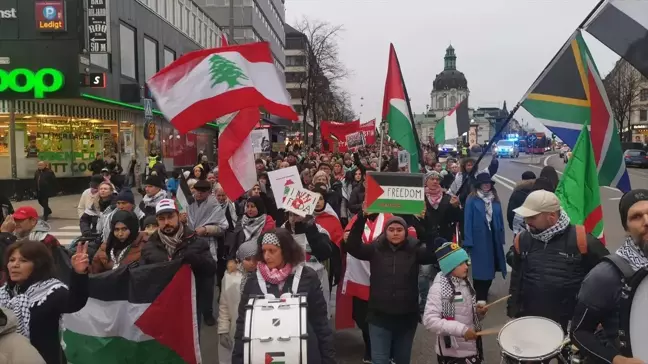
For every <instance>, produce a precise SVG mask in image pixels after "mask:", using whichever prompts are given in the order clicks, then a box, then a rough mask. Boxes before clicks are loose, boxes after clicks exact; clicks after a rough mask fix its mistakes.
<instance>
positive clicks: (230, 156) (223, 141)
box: [217, 107, 261, 201]
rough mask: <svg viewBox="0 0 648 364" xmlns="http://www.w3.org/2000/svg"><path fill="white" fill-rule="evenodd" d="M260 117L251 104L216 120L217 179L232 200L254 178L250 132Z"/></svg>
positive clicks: (251, 182)
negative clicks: (217, 131)
mask: <svg viewBox="0 0 648 364" xmlns="http://www.w3.org/2000/svg"><path fill="white" fill-rule="evenodd" d="M260 117H261V115H260V114H259V110H258V109H257V108H255V107H253V108H247V109H243V110H241V111H239V112H237V113H235V114H231V115H228V116H227V117H224V118H221V119H219V120H217V124H218V128H219V129H220V131H221V132H220V134H219V135H218V182H220V184H221V187H223V191H225V194H226V195H227V197H229V199H230V200H231V201H236V199H237V198H239V197H240V196H241V195H242V194H244V193H245V191H248V190H250V189H251V188H252V187H254V184H255V183H256V182H257V175H256V167H255V165H254V151H253V149H252V140H251V139H250V132H252V129H254V126H255V125H256V124H257V122H259V118H260ZM230 120H231V121H230Z"/></svg>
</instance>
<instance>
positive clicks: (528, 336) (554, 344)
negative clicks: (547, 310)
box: [497, 316, 565, 363]
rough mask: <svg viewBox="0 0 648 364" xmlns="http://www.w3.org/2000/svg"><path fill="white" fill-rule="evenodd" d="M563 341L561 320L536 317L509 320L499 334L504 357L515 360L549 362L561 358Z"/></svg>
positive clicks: (509, 360)
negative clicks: (555, 320) (559, 322)
mask: <svg viewBox="0 0 648 364" xmlns="http://www.w3.org/2000/svg"><path fill="white" fill-rule="evenodd" d="M564 342H565V333H564V332H563V330H562V328H561V327H560V325H559V324H558V323H556V322H554V321H552V320H549V319H546V318H544V317H537V316H529V317H521V318H518V319H515V320H513V321H510V322H509V323H507V324H506V325H504V327H502V329H501V330H500V332H499V335H497V343H498V344H499V347H500V349H501V350H502V357H503V358H504V359H507V361H508V362H513V363H520V362H548V361H549V360H551V359H554V358H558V357H560V351H561V350H562V348H563V346H564ZM563 361H564V359H563Z"/></svg>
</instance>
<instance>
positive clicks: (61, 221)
mask: <svg viewBox="0 0 648 364" xmlns="http://www.w3.org/2000/svg"><path fill="white" fill-rule="evenodd" d="M490 159H491V157H486V158H484V160H483V161H482V163H481V166H482V167H485V166H487V165H488V163H490ZM544 165H551V166H554V167H555V168H556V170H557V171H558V172H559V173H562V171H563V170H564V166H565V165H564V163H563V162H562V160H561V159H560V158H558V155H557V154H551V155H544V156H533V157H530V156H520V158H517V159H500V168H499V171H498V173H497V175H496V176H495V177H494V180H495V181H496V182H497V183H496V185H495V188H496V189H497V191H498V194H499V196H500V200H501V201H502V207H503V209H504V211H506V206H507V204H508V200H509V198H510V196H511V193H512V191H513V189H514V188H515V185H516V183H517V182H518V181H519V180H520V179H521V176H522V173H523V172H525V171H527V170H530V171H534V172H536V174H539V172H540V169H541V168H542V167H543V166H544ZM629 173H630V179H631V183H632V185H633V186H634V187H642V186H648V171H646V170H637V169H631V170H629ZM79 197H80V195H72V196H62V197H55V198H52V199H51V200H50V205H51V207H52V210H53V211H54V213H53V215H52V218H51V219H50V224H51V226H52V233H53V234H54V236H56V237H59V238H60V240H61V241H68V239H71V236H70V235H72V234H77V235H78V234H79V233H78V218H77V215H76V205H77V202H78V200H79ZM620 197H621V192H620V191H618V190H616V189H614V188H611V187H602V188H601V203H602V205H603V218H604V221H605V236H606V240H607V243H608V249H609V250H610V251H611V252H612V251H614V250H616V249H617V248H619V246H620V245H621V243H622V241H623V238H624V231H623V228H622V227H621V222H620V220H619V213H618V204H619V199H620ZM22 205H30V206H34V207H36V208H37V209H38V211H40V209H39V207H38V203H37V201H21V202H17V203H15V204H14V206H22ZM74 228H76V230H74ZM512 239H513V236H512V234H511V232H510V231H509V230H508V229H507V231H506V241H507V243H506V247H505V251H508V249H509V247H510V245H511V243H512ZM508 287H509V278H508V276H507V278H506V279H505V278H503V277H502V276H501V275H500V276H498V277H496V278H495V280H494V282H493V286H492V288H491V290H490V296H489V301H494V300H496V299H497V298H500V297H503V296H506V295H507V294H508ZM215 306H216V303H215ZM215 308H216V309H215V311H214V312H218V309H217V307H215ZM507 321H508V319H507V317H506V304H505V303H501V304H497V305H495V306H493V307H491V309H490V311H489V312H488V315H487V317H486V319H485V321H484V325H483V327H484V329H490V328H501V327H502V326H503V325H504V324H505V323H506V322H507ZM334 339H335V347H336V351H337V359H338V363H340V364H351V363H354V364H359V363H361V362H362V353H363V343H362V337H361V334H360V331H359V330H357V329H350V330H344V331H339V332H336V333H335V338H334ZM201 343H202V345H201V349H202V354H203V362H204V363H208V364H212V363H217V362H218V361H217V355H218V353H217V351H218V349H217V348H218V344H217V343H218V333H217V329H216V327H215V326H214V327H207V326H205V325H203V329H202V331H201ZM435 343H436V336H435V335H434V334H433V333H431V332H428V331H427V330H425V328H424V327H423V326H419V328H418V330H417V333H416V337H415V341H414V346H413V349H412V360H411V363H413V364H427V363H436V354H435V353H434V345H435ZM484 349H485V356H486V361H487V362H491V363H496V362H499V361H500V350H499V347H498V344H497V335H488V336H484Z"/></svg>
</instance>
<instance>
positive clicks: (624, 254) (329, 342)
mask: <svg viewBox="0 0 648 364" xmlns="http://www.w3.org/2000/svg"><path fill="white" fill-rule="evenodd" d="M575 34H578V33H575ZM575 42H576V41H574V43H575ZM569 44H570V43H569V42H568V45H569ZM232 54H236V57H231V56H232ZM227 57H230V58H232V59H231V60H227V62H225V61H223V60H224V58H227ZM253 61H254V62H253ZM209 62H211V67H210V66H206V63H209ZM219 62H220V63H219ZM223 62H225V63H226V64H225V63H223ZM223 64H225V66H226V67H227V68H228V69H229V70H230V71H231V69H233V68H236V72H234V73H233V75H229V76H228V77H227V79H226V80H225V79H224V78H222V77H224V76H223V75H221V74H219V73H217V72H216V73H213V72H214V70H215V69H217V68H218V67H223ZM251 64H254V66H251ZM200 65H202V66H200ZM251 67H257V68H255V69H256V71H254V72H249V74H247V75H246V74H244V72H243V71H244V70H248V68H251ZM208 69H209V70H210V71H207V70H208ZM592 69H593V67H590V71H591V70H592ZM239 71H240V73H239ZM208 72H212V73H211V74H210V73H208ZM275 72H276V67H275V66H274V64H273V63H272V56H271V54H270V49H269V45H268V43H264V42H259V43H251V44H246V45H237V46H232V47H225V48H221V49H206V50H200V51H195V52H190V53H187V54H185V55H183V56H182V57H181V58H179V59H178V60H176V61H175V62H173V63H172V64H170V65H169V66H167V67H165V68H164V69H162V70H161V71H160V72H158V73H157V74H156V75H155V76H153V77H152V78H151V79H149V80H148V81H147V84H148V86H149V88H150V91H151V92H152V94H153V95H154V97H155V100H156V104H157V106H158V107H159V108H160V110H161V112H162V113H163V114H164V116H165V117H166V118H167V119H168V120H169V122H171V123H173V125H174V126H175V127H176V128H177V129H178V130H179V132H181V133H185V132H188V131H190V130H193V129H196V128H199V127H201V126H202V125H204V124H205V123H207V122H212V121H214V120H219V124H218V125H219V128H220V134H219V135H220V136H219V139H218V151H217V153H218V156H217V158H218V163H217V165H216V166H215V165H212V164H210V163H209V162H208V159H209V158H206V157H205V156H203V155H199V156H198V158H197V159H196V161H195V163H196V164H195V166H193V168H191V169H189V170H183V171H173V172H171V171H166V169H165V167H164V163H163V161H162V158H161V156H160V155H159V154H158V152H157V151H155V150H151V154H150V155H149V156H148V160H147V163H146V166H145V170H146V172H145V173H144V176H143V178H141V181H140V182H136V180H137V179H138V178H140V177H138V176H136V174H133V173H132V171H133V168H131V167H130V166H129V168H127V171H128V172H127V173H128V175H127V176H126V177H127V178H123V177H124V175H122V173H123V169H121V167H120V166H115V165H114V161H111V162H110V163H108V165H106V166H103V165H102V164H101V162H100V161H99V159H98V162H97V164H96V166H95V167H96V168H95V167H93V171H95V170H96V171H98V172H99V173H94V175H93V176H92V177H91V178H90V181H89V186H88V188H87V190H85V191H84V192H83V194H82V195H81V198H80V200H79V202H78V206H77V210H78V218H79V220H78V223H79V227H80V230H81V233H82V236H81V237H79V238H77V239H75V240H74V241H73V242H72V244H70V245H69V246H63V245H62V244H61V243H60V242H59V241H58V240H57V238H56V237H55V236H53V235H52V234H50V231H49V226H48V224H47V222H46V221H45V220H47V219H48V218H49V216H50V215H51V214H54V215H55V214H56V211H51V209H50V208H49V205H48V204H47V201H45V200H43V201H42V204H41V205H42V206H43V209H44V211H43V216H42V217H40V216H39V213H38V212H37V211H36V210H35V209H34V208H32V207H29V206H22V207H19V208H17V209H15V211H14V210H13V208H11V203H9V205H8V206H7V207H8V208H10V209H5V210H6V211H3V216H4V220H3V221H2V225H1V226H0V257H1V258H0V259H2V275H1V276H0V279H1V281H2V282H1V283H2V285H1V286H0V363H15V364H18V363H21V364H22V363H24V364H41V363H46V364H66V363H71V364H94V363H110V364H112V363H115V364H117V363H137V364H139V363H156V364H158V363H168V364H175V363H178V364H180V363H189V364H198V363H203V362H207V361H206V360H203V359H202V358H201V350H200V349H201V347H200V346H201V344H202V345H209V346H218V362H219V363H223V364H224V363H234V364H244V363H246V364H258V363H265V364H272V363H275V364H277V363H283V364H299V363H301V364H305V363H308V364H320V363H321V364H331V363H336V362H337V361H338V358H337V355H336V346H335V343H334V335H335V334H336V332H338V331H342V330H354V329H359V331H360V332H361V335H362V339H363V343H364V350H363V358H362V362H363V363H374V364H391V363H395V364H407V363H410V362H411V361H412V356H413V353H412V351H413V342H414V340H415V335H416V333H417V331H418V330H427V331H429V332H431V333H433V334H434V335H436V336H435V338H436V340H434V341H433V342H430V343H428V344H429V346H430V347H434V348H435V349H434V352H435V353H436V358H429V362H434V361H435V360H436V362H437V363H439V364H464V363H465V364H477V363H482V362H484V361H485V358H484V344H483V337H484V336H485V335H489V334H493V333H492V332H490V333H489V330H488V329H485V328H484V326H483V320H484V319H485V317H488V315H489V311H490V312H493V310H502V311H503V310H506V315H507V317H508V318H509V319H510V321H508V322H507V323H506V325H504V327H502V328H501V329H498V330H497V332H496V333H498V334H499V336H498V344H499V346H500V349H501V353H502V361H503V362H507V363H524V362H531V363H545V362H546V363H548V362H550V361H558V362H559V361H562V362H564V363H567V362H573V363H575V364H578V363H583V362H585V363H587V364H590V363H601V364H602V363H607V364H642V363H643V364H646V360H645V358H637V357H633V355H632V354H628V351H627V346H628V343H629V342H630V341H631V340H632V342H634V343H636V342H637V340H644V342H645V338H643V339H641V338H639V339H637V336H636V334H635V333H636V332H640V333H641V332H643V333H644V334H645V331H637V330H636V328H637V327H640V328H641V327H644V328H645V327H646V322H645V318H646V316H645V313H644V314H643V316H641V315H642V312H645V306H641V305H635V306H634V307H632V309H631V310H630V309H629V308H628V305H627V304H626V301H627V299H628V296H629V295H630V294H634V293H635V291H637V287H640V288H641V287H644V288H645V286H639V285H637V284H636V282H640V281H642V280H643V281H646V280H644V279H643V278H644V277H645V276H646V269H647V268H648V258H647V256H648V255H647V254H648V190H646V189H634V190H632V189H630V188H627V189H626V190H625V191H623V192H625V193H624V194H623V196H622V197H620V198H619V200H618V202H619V204H618V215H619V218H620V220H621V225H622V226H623V229H624V231H625V235H626V236H625V240H624V241H623V242H622V244H621V247H620V248H619V249H618V250H617V251H614V252H610V251H609V250H608V248H607V247H606V245H605V241H603V235H602V234H598V233H597V234H596V235H595V234H593V232H594V230H595V228H596V226H598V225H596V224H592V223H591V221H589V219H590V218H592V219H594V218H598V220H602V212H601V207H600V204H599V205H598V209H594V210H595V212H597V213H598V214H590V215H595V216H593V217H592V216H588V215H587V214H584V213H581V214H580V215H578V213H579V211H578V209H575V208H574V207H573V206H574V204H573V203H570V201H571V202H573V200H570V196H576V195H577V194H576V192H579V191H576V190H585V192H587V193H592V196H598V190H599V181H598V180H596V179H597V178H596V173H597V172H596V171H597V167H596V165H594V158H593V157H591V154H593V152H591V150H592V149H593V147H592V145H591V144H592V140H593V139H594V138H590V137H589V131H588V126H587V125H584V126H583V129H582V131H581V132H580V136H579V139H578V142H577V143H576V146H575V147H574V149H573V153H572V154H573V156H572V160H581V161H585V162H583V163H582V164H580V165H579V164H577V163H576V162H570V163H569V164H568V165H567V169H566V170H565V174H564V175H563V176H562V178H559V176H558V173H557V171H556V170H555V169H554V168H553V167H551V166H545V167H544V168H542V170H541V172H540V174H539V175H536V174H535V173H534V172H532V171H526V172H525V173H523V174H522V175H521V176H520V181H515V182H516V183H517V186H516V187H515V189H514V190H513V193H512V195H511V197H510V199H509V201H508V203H507V204H506V206H507V207H506V208H504V205H503V202H504V201H502V200H501V199H500V196H499V194H498V190H497V187H498V186H497V184H496V177H497V175H498V170H499V168H500V161H499V159H498V157H497V155H493V156H492V158H491V157H489V158H487V159H486V160H488V161H489V162H488V163H487V165H486V163H483V164H484V165H480V164H481V161H482V160H483V157H484V155H485V154H486V153H488V152H489V150H490V147H491V145H492V143H493V140H491V142H490V143H489V144H488V145H486V146H485V148H482V147H481V146H480V145H478V144H476V143H473V145H471V146H470V149H469V148H468V145H467V144H465V141H464V143H461V144H459V145H457V147H456V148H454V150H455V151H458V153H455V154H454V155H451V156H445V157H444V158H441V157H440V154H441V150H440V148H439V146H438V145H436V144H435V143H433V142H430V143H428V144H424V145H423V146H421V141H420V140H419V138H418V136H417V135H416V129H415V127H414V125H413V123H412V119H413V118H412V117H411V107H410V106H409V104H408V103H409V101H407V100H406V99H407V96H406V95H407V93H406V91H405V87H404V81H403V78H402V75H401V73H400V72H401V71H400V65H399V63H398V60H397V58H396V53H395V50H394V47H393V45H392V46H391V48H390V61H389V68H388V73H387V74H388V77H387V82H386V88H385V103H384V105H385V106H384V108H385V110H383V119H384V121H385V123H384V124H386V125H388V126H389V129H388V130H386V131H384V132H383V133H382V135H381V137H380V139H379V140H374V141H373V142H367V141H366V140H365V138H364V137H363V136H362V135H359V134H356V135H354V136H353V137H352V138H347V143H346V145H345V143H342V141H341V140H337V141H335V142H331V141H330V140H328V138H326V137H325V136H328V135H330V134H331V131H329V130H324V129H322V130H321V132H322V136H321V139H322V140H321V142H320V143H317V144H313V145H310V146H309V145H306V144H303V143H298V142H294V143H287V144H286V149H285V151H272V152H270V151H269V145H268V143H269V141H268V140H263V139H262V144H263V150H264V151H263V152H262V153H260V154H259V155H253V153H251V152H250V150H251V145H250V144H251V143H250V139H249V138H248V136H249V135H250V132H251V131H252V129H254V127H255V125H257V123H258V122H259V119H260V111H259V109H260V108H263V109H264V110H265V111H266V112H267V113H269V114H272V115H277V116H280V117H284V118H286V119H290V120H297V119H298V116H297V114H296V113H295V111H294V110H293V108H292V106H290V105H291V103H290V98H289V95H288V93H287V92H286V89H285V84H283V83H282V81H281V80H280V79H279V78H278V76H277V75H275V74H274V73H275ZM547 72H549V71H547ZM221 76H222V77H221ZM230 76H231V77H230ZM590 77H592V76H591V75H590ZM554 78H558V77H554ZM239 81H240V82H245V83H246V84H245V86H241V85H242V84H241V83H240V82H239ZM220 86H222V87H220ZM238 86H241V87H240V88H236V87H238ZM188 87H189V88H188ZM219 87H220V88H219ZM187 94H191V97H189V98H188V97H185V96H186V95H187ZM403 95H405V96H403ZM196 100H199V101H196ZM588 102H589V101H588ZM232 105H234V106H232ZM518 106H519V105H518ZM228 107H229V108H228ZM516 108H517V107H516ZM405 109H407V110H408V111H409V115H406V112H405V111H403V110H405ZM455 111H456V113H455ZM511 115H512V114H511ZM230 116H231V117H230ZM223 117H224V119H221V118H223ZM441 122H442V123H445V125H444V127H443V128H440V127H439V130H442V131H443V132H444V133H445V134H444V135H442V136H441V137H440V139H439V141H441V142H447V141H448V140H461V139H460V136H461V135H463V134H465V131H466V130H467V129H463V128H464V126H467V125H468V124H469V118H468V109H467V100H463V101H461V102H460V104H458V105H457V106H456V107H455V109H453V111H452V112H451V113H450V114H449V115H448V116H447V117H445V118H444V119H443V121H440V123H441ZM581 122H582V121H581ZM451 123H454V125H450V124H451ZM338 124H341V125H344V124H345V123H338ZM356 124H359V121H356ZM322 125H324V124H322ZM328 127H330V125H329V126H328ZM379 127H380V128H381V129H382V125H380V126H379ZM372 129H374V133H375V128H374V127H372ZM595 129H596V126H595V125H592V133H593V134H594V132H595ZM450 131H452V132H453V133H454V135H450V134H449V133H450ZM387 137H389V138H387ZM614 138H616V136H615V137H614ZM614 138H613V137H610V138H608V139H607V140H610V143H612V141H613V140H615V139H614ZM338 139H340V138H338ZM616 140H618V138H617V139H616ZM348 142H352V143H348ZM351 144H353V146H352V145H351ZM599 147H600V145H599V146H597V147H596V148H599ZM585 148H586V149H587V151H588V152H589V154H587V155H589V156H590V157H591V164H592V165H593V166H592V165H590V166H589V167H588V168H589V169H586V168H585V167H583V165H584V164H586V162H587V161H588V160H586V159H585V158H584V157H583V156H584V155H586V153H584V152H583V151H584V150H585ZM610 148H611V147H610ZM133 163H135V161H134V162H133ZM41 167H42V168H41ZM622 167H623V168H622V169H619V170H618V171H621V172H624V171H625V165H622ZM39 168H41V172H39V174H38V175H37V180H38V181H39V182H40V179H38V178H39V177H38V176H40V175H41V174H42V175H45V174H46V173H45V172H42V171H43V170H46V168H47V167H46V166H45V165H43V166H39ZM100 168H101V169H100ZM577 168H582V169H580V170H578V169H577ZM570 169H571V171H577V172H569V170H570ZM586 170H589V171H594V172H593V175H594V176H593V178H592V180H593V181H594V182H592V181H586V182H588V183H589V182H591V183H592V184H590V185H585V186H584V184H585V182H582V181H583V180H582V178H584V177H582V176H584V175H585V171H586ZM599 170H601V174H603V172H605V171H602V169H601V168H599ZM250 171H251V172H250ZM613 172H614V174H615V176H616V175H617V170H615V171H613ZM578 176H580V177H578ZM577 178H581V179H580V180H577ZM579 181H580V182H579ZM610 181H612V179H610ZM610 181H608V182H610ZM570 183H571V185H569V184H570ZM608 185H609V183H608ZM565 186H568V187H565ZM139 187H141V188H139ZM628 187H629V182H628ZM566 188H568V189H571V190H570V191H568V192H567V193H566V192H565V189H566ZM138 193H139V194H141V196H142V197H141V199H139V198H138V199H136V198H135V195H136V194H138ZM570 194H571V195H570ZM597 198H599V199H600V196H598V197H597ZM592 199H593V198H592ZM138 200H139V202H138ZM581 202H582V203H585V202H588V201H585V202H583V201H581ZM595 207H596V206H595ZM504 210H506V211H504ZM576 217H578V218H579V221H578V222H579V223H576V221H575V220H576ZM586 217H587V219H585V218H586ZM598 220H597V221H598ZM583 221H584V222H583ZM595 222H596V221H595ZM595 225H596V226H595ZM507 229H509V230H511V231H512V232H513V236H514V238H513V241H512V242H511V241H508V242H507V241H506V237H505V232H506V230H507ZM511 243H512V244H511ZM508 244H511V247H510V249H505V246H507V245H508ZM509 267H510V268H509ZM509 274H510V286H509V295H508V296H506V297H494V296H493V295H492V289H491V288H492V284H493V281H494V280H495V279H496V277H498V276H501V277H507V275H509ZM646 282H648V281H646ZM643 292H644V293H645V291H643ZM638 296H641V295H638ZM640 302H643V303H644V304H645V301H640ZM637 312H639V313H637ZM632 315H638V316H632ZM628 317H632V318H633V319H632V320H631V319H629V318H628ZM634 318H636V319H634ZM641 320H644V321H641ZM636 322H640V325H638V326H637V325H635V323H636ZM633 325H634V326H633ZM206 326H207V327H212V326H213V327H216V328H217V330H218V340H217V341H218V342H208V343H206V342H205V340H201V337H200V336H201V329H202V328H205V327H206ZM628 327H629V328H628ZM530 328H533V329H532V330H531V329H530ZM629 335H632V337H630V336H629ZM639 346H640V345H633V347H634V348H633V352H637V353H638V352H640V351H635V350H638V349H640V348H638V347H639ZM644 353H645V352H644ZM212 360H213V361H211V362H210V363H209V364H212V363H216V361H215V359H212Z"/></svg>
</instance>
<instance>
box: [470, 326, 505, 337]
mask: <svg viewBox="0 0 648 364" xmlns="http://www.w3.org/2000/svg"><path fill="white" fill-rule="evenodd" d="M501 329H502V328H501V327H500V328H492V329H486V330H482V331H479V332H477V333H476V335H477V336H486V335H494V334H497V333H499V332H500V330H501Z"/></svg>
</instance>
